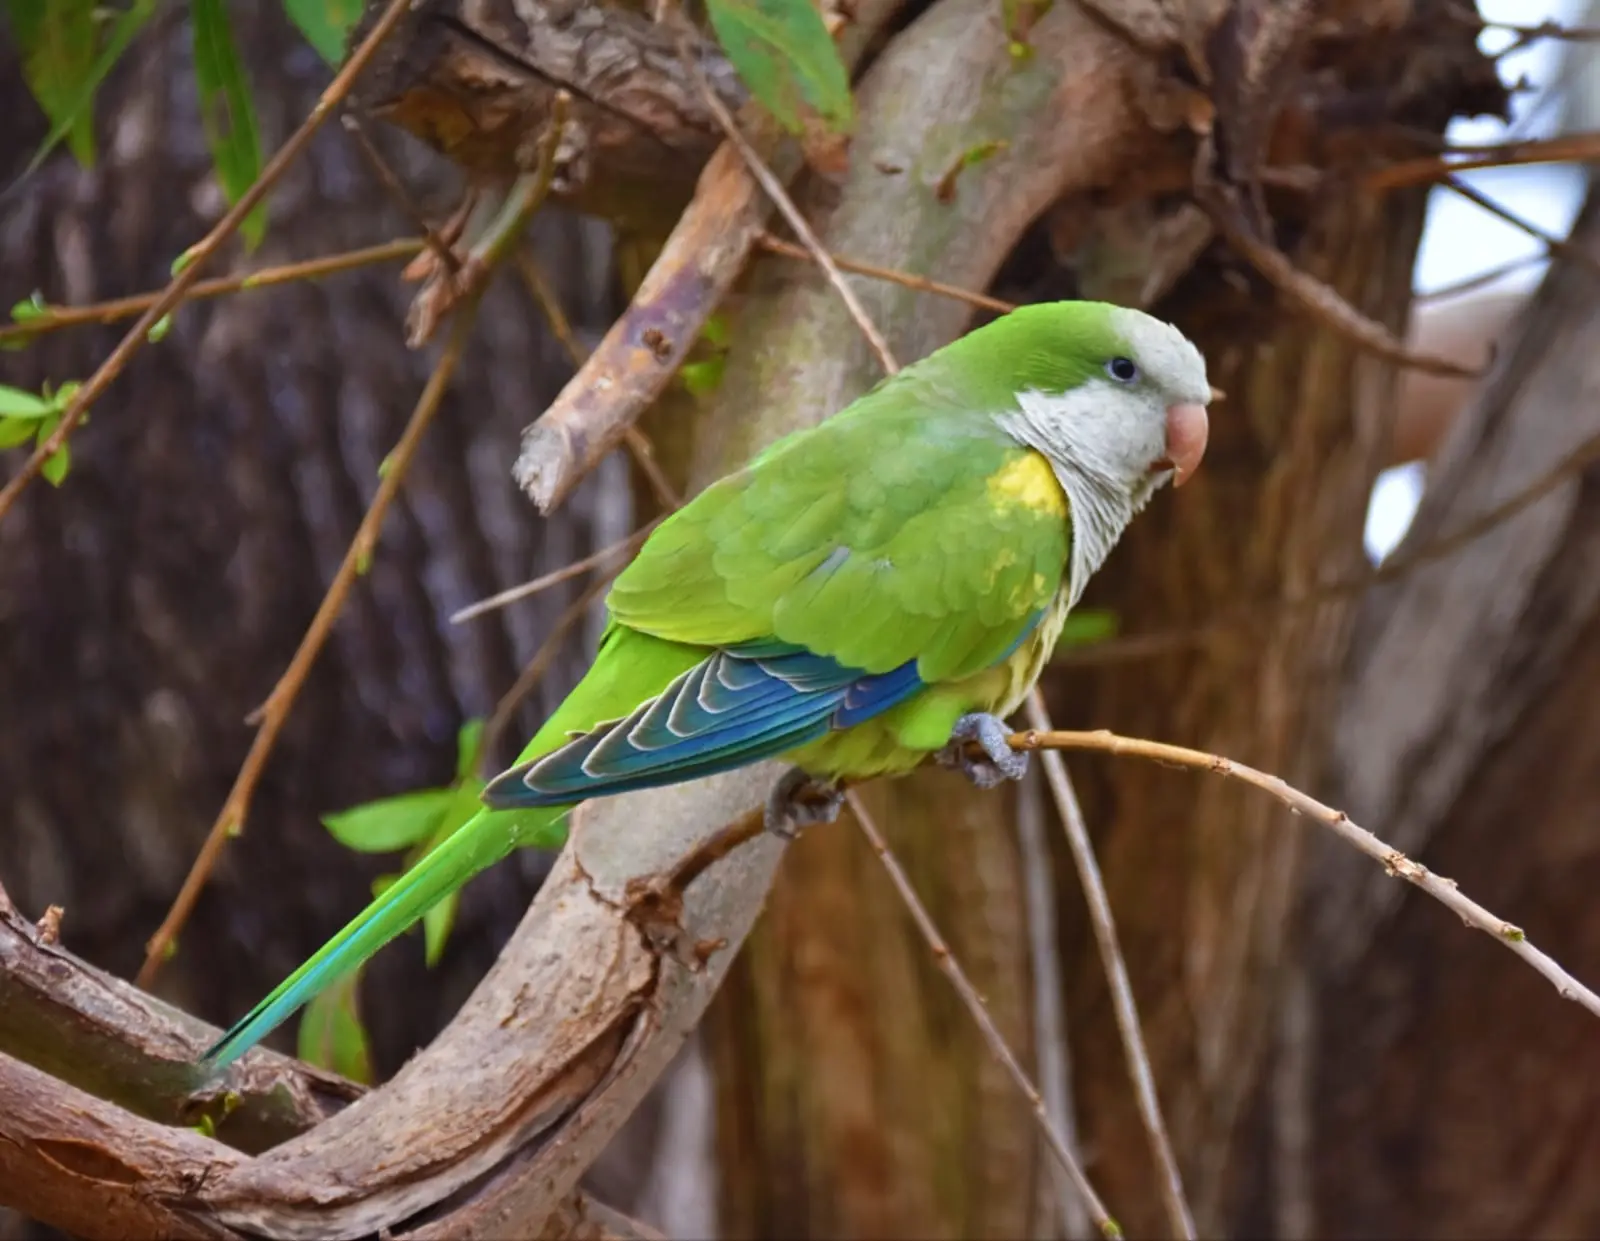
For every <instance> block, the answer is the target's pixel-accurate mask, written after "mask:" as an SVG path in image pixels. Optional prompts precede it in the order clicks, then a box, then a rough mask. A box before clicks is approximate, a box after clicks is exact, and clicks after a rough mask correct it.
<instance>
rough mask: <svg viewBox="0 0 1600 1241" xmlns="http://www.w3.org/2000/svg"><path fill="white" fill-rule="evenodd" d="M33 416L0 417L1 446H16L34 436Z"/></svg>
mask: <svg viewBox="0 0 1600 1241" xmlns="http://www.w3.org/2000/svg"><path fill="white" fill-rule="evenodd" d="M34 427H35V423H34V420H33V419H32V418H0V448H15V447H16V446H17V445H18V444H24V443H26V442H27V441H28V440H31V439H32V438H33V433H34Z"/></svg>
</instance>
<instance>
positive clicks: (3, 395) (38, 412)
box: [0, 384, 58, 418]
mask: <svg viewBox="0 0 1600 1241" xmlns="http://www.w3.org/2000/svg"><path fill="white" fill-rule="evenodd" d="M57 408H58V407H57V405H56V402H54V401H50V400H46V399H45V398H44V397H42V396H35V395H34V394H33V393H32V392H25V391H23V390H22V389H21V388H9V387H7V386H6V385H5V384H0V418H47V417H49V416H50V415H51V414H53V413H55V412H56V410H57Z"/></svg>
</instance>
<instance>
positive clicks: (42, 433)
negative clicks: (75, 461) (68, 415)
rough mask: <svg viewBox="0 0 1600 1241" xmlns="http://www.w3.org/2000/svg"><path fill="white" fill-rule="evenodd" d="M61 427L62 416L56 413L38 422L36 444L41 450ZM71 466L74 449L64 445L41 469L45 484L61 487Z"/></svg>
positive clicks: (45, 461)
mask: <svg viewBox="0 0 1600 1241" xmlns="http://www.w3.org/2000/svg"><path fill="white" fill-rule="evenodd" d="M60 425H61V415H60V414H59V413H54V412H53V413H51V415H50V416H49V417H48V418H44V419H41V420H40V421H39V422H36V423H35V424H34V426H35V428H36V430H35V431H34V442H35V443H37V444H38V445H39V446H40V447H41V448H42V447H44V442H45V441H46V440H47V439H49V438H50V437H51V436H52V435H54V434H55V430H56V428H57V427H58V426H60ZM71 464H72V449H71V447H70V446H69V445H67V444H65V443H63V444H62V445H61V447H60V448H58V449H56V450H55V451H54V452H53V453H51V454H50V455H49V456H48V457H46V458H45V459H44V464H43V465H41V466H40V467H39V473H40V474H42V475H43V476H44V480H45V482H47V483H49V484H50V485H51V486H52V487H59V486H61V484H62V482H63V481H64V480H65V479H66V477H67V469H68V467H69V466H71Z"/></svg>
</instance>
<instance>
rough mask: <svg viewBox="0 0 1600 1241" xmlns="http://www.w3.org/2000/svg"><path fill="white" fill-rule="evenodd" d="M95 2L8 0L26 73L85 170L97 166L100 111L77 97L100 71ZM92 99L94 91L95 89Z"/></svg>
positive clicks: (50, 116)
mask: <svg viewBox="0 0 1600 1241" xmlns="http://www.w3.org/2000/svg"><path fill="white" fill-rule="evenodd" d="M94 7H95V0H6V13H7V14H8V16H9V17H10V18H11V33H12V35H13V37H14V38H15V39H16V41H17V43H18V45H19V46H20V47H21V49H22V76H23V79H24V80H25V81H26V82H27V83H28V89H29V90H30V91H32V92H33V97H34V99H36V100H37V101H38V103H39V107H40V108H41V109H43V111H44V114H45V116H46V117H48V118H49V119H50V122H51V123H52V124H59V125H63V126H64V127H65V129H64V132H65V134H66V138H67V145H68V147H69V148H70V149H71V151H72V154H73V157H74V158H75V159H76V160H77V161H78V162H79V163H80V164H82V165H83V166H84V167H85V168H90V167H93V166H94V109H93V107H79V106H77V101H78V98H79V96H80V95H81V94H82V93H83V89H84V86H85V85H86V84H87V83H88V82H89V78H90V74H91V73H92V72H93V71H94V52H95V42H96V38H95V34H96V32H95V16H94ZM89 98H90V100H91V101H92V100H93V98H94V93H93V90H92V89H91V91H90V93H89Z"/></svg>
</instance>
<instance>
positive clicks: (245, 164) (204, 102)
mask: <svg viewBox="0 0 1600 1241" xmlns="http://www.w3.org/2000/svg"><path fill="white" fill-rule="evenodd" d="M189 14H190V21H191V22H192V23H193V25H194V82H195V88H196V89H197V90H198V91H199V95H200V123H201V126H202V127H203V128H204V129H205V133H206V143H207V144H208V145H209V146H210V147H211V158H212V159H213V160H214V161H215V162H216V165H217V180H218V181H220V182H221V183H222V189H223V192H224V193H226V194H227V196H228V201H229V202H230V203H236V202H238V201H239V197H240V195H242V194H243V193H244V192H245V191H246V190H248V189H249V188H250V186H251V185H252V184H254V182H255V179H256V178H257V177H258V176H260V175H261V136H260V135H259V134H258V133H257V132H256V110H255V105H254V104H253V103H252V102H251V100H250V83H249V81H248V79H246V77H245V72H244V64H243V62H242V61H240V59H239V49H238V47H236V46H235V45H234V41H233V30H232V28H231V27H230V26H229V25H228V9H227V0H191V2H190V5H189ZM266 227H267V212H266V204H265V203H262V204H261V205H260V206H258V207H257V208H256V209H255V210H254V211H252V212H251V213H250V214H249V215H248V216H246V217H245V220H244V223H243V224H242V225H241V226H240V228H239V231H240V233H241V234H243V236H244V240H245V244H246V245H247V246H248V247H250V248H251V249H254V248H255V247H256V246H257V245H259V244H260V243H261V237H262V235H263V233H265V232H266Z"/></svg>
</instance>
